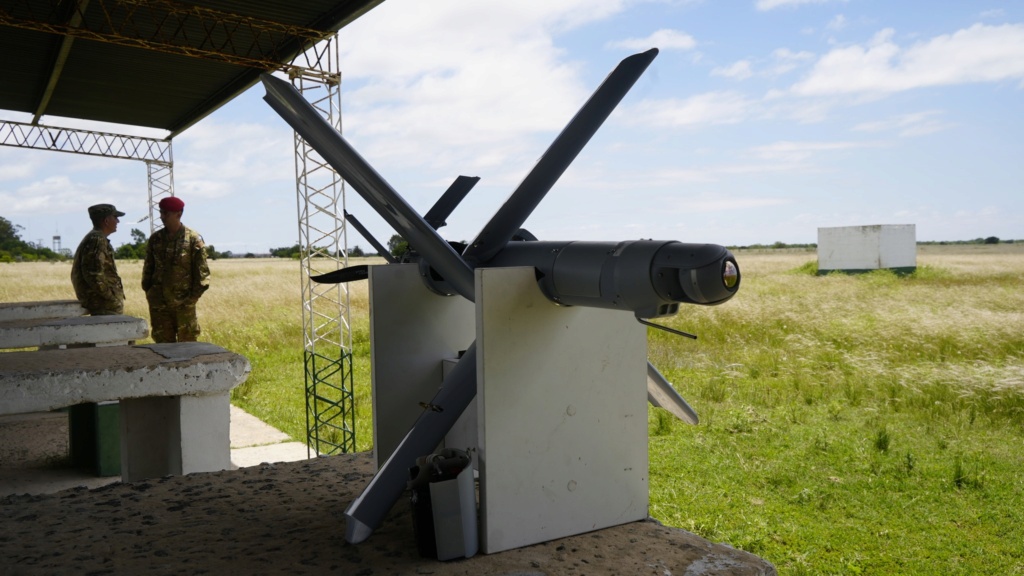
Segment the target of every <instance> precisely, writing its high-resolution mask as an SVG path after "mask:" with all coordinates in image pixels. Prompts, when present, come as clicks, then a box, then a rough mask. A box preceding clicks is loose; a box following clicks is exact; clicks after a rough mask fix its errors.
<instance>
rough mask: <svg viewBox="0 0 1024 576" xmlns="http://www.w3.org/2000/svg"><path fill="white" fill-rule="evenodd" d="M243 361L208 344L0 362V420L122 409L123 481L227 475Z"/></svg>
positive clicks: (71, 352) (1, 358) (58, 353)
mask: <svg viewBox="0 0 1024 576" xmlns="http://www.w3.org/2000/svg"><path fill="white" fill-rule="evenodd" d="M249 370H250V365H249V361H248V360H246V358H245V357H244V356H241V355H239V354H235V353H234V352H229V351H228V350H225V349H224V348H221V347H219V346H216V345H213V344H208V343H205V342H189V343H177V344H149V345H142V346H111V347H100V348H73V349H68V350H41V351H32V352H8V353H3V354H0V414H22V413H27V412H37V411H45V410H54V409H57V408H64V407H69V406H74V405H78V404H83V403H89V402H92V403H103V402H109V401H119V402H120V412H121V414H120V432H121V434H120V436H121V450H120V452H121V478H122V480H124V481H128V482H131V481H136V480H143V479H146V478H153V477H159V476H166V475H168V474H188V473H190V472H210V471H216V470H227V469H230V467H231V454H230V437H229V425H230V393H231V390H232V389H233V388H235V387H236V386H238V385H239V384H241V383H242V382H244V381H245V379H246V378H247V377H248V375H249Z"/></svg>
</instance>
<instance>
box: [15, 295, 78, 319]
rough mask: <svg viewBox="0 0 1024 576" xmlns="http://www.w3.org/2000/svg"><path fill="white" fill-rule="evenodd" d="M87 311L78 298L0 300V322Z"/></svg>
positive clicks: (65, 315)
mask: <svg viewBox="0 0 1024 576" xmlns="http://www.w3.org/2000/svg"><path fill="white" fill-rule="evenodd" d="M87 313H88V311H87V310H86V309H85V308H82V304H81V303H80V302H79V301H78V300H42V301H36V302H0V322H8V321H11V320H31V319H33V318H67V317H70V316H82V315H84V314H87Z"/></svg>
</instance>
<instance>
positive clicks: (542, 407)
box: [370, 265, 648, 553]
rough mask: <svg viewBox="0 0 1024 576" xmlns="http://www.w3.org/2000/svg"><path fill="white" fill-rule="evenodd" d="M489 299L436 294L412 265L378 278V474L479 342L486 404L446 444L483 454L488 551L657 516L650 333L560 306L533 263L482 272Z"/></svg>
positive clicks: (480, 385)
mask: <svg viewBox="0 0 1024 576" xmlns="http://www.w3.org/2000/svg"><path fill="white" fill-rule="evenodd" d="M476 296H477V298H476V300H477V302H476V304H475V305H474V304H473V303H470V302H468V301H466V300H465V299H463V298H459V297H452V298H445V297H441V296H437V295H435V294H433V293H431V292H430V291H429V290H427V289H426V287H424V286H423V283H422V281H421V280H420V278H419V272H418V269H417V267H415V266H412V265H407V266H403V265H391V266H381V267H373V268H371V269H370V310H371V324H370V325H371V342H372V347H373V353H372V356H373V357H372V372H373V401H374V444H375V452H376V456H377V461H378V465H380V464H381V463H383V462H384V460H385V459H386V458H387V457H388V456H389V455H390V454H391V452H392V451H393V450H394V448H395V447H396V446H397V445H398V442H399V441H400V440H401V439H402V437H403V436H404V435H405V434H406V432H408V430H409V427H410V426H411V425H412V423H413V422H414V421H415V419H416V418H417V417H418V416H419V414H420V413H421V412H422V410H423V409H424V408H423V406H421V405H420V403H421V402H429V401H430V400H431V399H432V398H433V396H434V394H435V393H436V391H437V389H438V387H439V385H440V382H441V381H442V376H441V365H442V363H448V364H451V359H453V358H454V357H455V354H456V352H458V351H460V350H464V349H465V348H467V347H468V346H469V344H470V343H471V342H472V341H473V339H474V337H475V338H476V342H477V354H478V357H477V394H476V399H475V400H474V402H473V403H472V404H470V406H469V408H468V409H467V410H466V413H465V414H464V415H463V417H462V418H461V419H460V421H459V422H458V423H456V425H455V427H454V428H453V431H452V432H451V433H449V435H448V437H446V440H445V443H446V445H448V446H450V447H455V448H461V449H465V448H474V447H475V448H476V449H477V453H476V455H475V456H476V457H475V458H474V462H475V464H477V465H478V466H479V469H480V520H481V522H480V538H481V551H483V552H484V553H495V552H500V551H502V550H508V549H512V548H517V547H521V546H527V545H530V544H535V543H538V542H546V541H549V540H553V539H556V538H562V537H566V536H571V535H574V534H580V533H584V532H589V531H592V530H598V529H601V528H606V527H609V526H615V525H618V524H623V523H626V522H633V521H636V520H642V519H644V518H646V517H647V512H648V509H647V508H648V475H647V463H648V462H647V384H646V383H647V332H646V330H645V328H644V327H643V326H642V325H641V324H639V323H638V322H637V321H636V319H635V318H634V317H633V315H632V314H631V313H629V312H621V311H614V310H600V309H594V308H580V307H560V306H556V305H555V304H553V303H552V302H551V301H549V300H548V299H547V298H545V297H544V296H543V295H542V294H541V292H540V290H539V288H538V287H537V283H536V278H535V276H534V270H533V269H532V268H492V269H478V270H477V271H476ZM474 420H475V423H474ZM410 466H411V463H410Z"/></svg>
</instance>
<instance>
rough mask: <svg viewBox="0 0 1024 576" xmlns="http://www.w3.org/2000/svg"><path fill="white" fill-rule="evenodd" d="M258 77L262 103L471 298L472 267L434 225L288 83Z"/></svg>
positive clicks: (446, 277)
mask: <svg viewBox="0 0 1024 576" xmlns="http://www.w3.org/2000/svg"><path fill="white" fill-rule="evenodd" d="M260 79H261V80H262V81H263V86H264V87H265V88H266V90H267V94H266V95H265V96H264V97H263V99H264V100H266V102H267V104H270V107H271V108H273V109H274V110H275V111H276V112H277V113H278V115H280V116H281V118H283V119H284V121H285V122H287V123H288V124H289V125H290V126H291V127H292V129H293V130H295V132H297V133H298V134H299V135H300V136H302V137H303V138H304V139H305V140H306V142H307V143H309V145H310V146H312V147H313V148H314V149H315V150H316V151H317V152H319V153H320V155H321V156H323V158H324V160H326V161H327V163H328V164H330V165H331V166H332V167H333V168H334V169H335V170H337V172H338V174H340V175H341V177H342V178H344V179H345V181H346V182H348V184H349V185H350V186H351V187H352V188H353V189H354V190H355V191H356V192H357V193H359V195H360V196H362V197H363V200H366V203H367V204H369V205H370V206H371V207H372V208H373V209H374V210H376V211H377V213H378V214H380V216H381V218H383V219H384V220H385V221H386V222H387V223H388V224H390V225H391V227H392V228H394V229H395V231H396V232H398V233H399V234H400V235H401V236H402V237H403V238H405V239H406V240H408V241H409V244H410V245H411V246H412V247H413V248H415V249H416V251H417V252H419V253H420V255H422V256H423V257H424V258H426V259H427V261H428V262H430V265H431V266H433V267H434V269H435V270H437V271H438V272H439V273H440V274H441V275H442V276H444V278H445V280H447V281H448V283H449V284H450V285H451V287H452V288H453V289H454V290H455V291H456V292H458V293H459V294H461V295H462V296H464V297H466V298H468V299H469V300H473V270H472V269H471V268H470V267H469V266H468V265H467V264H466V262H465V260H463V259H462V257H461V256H460V255H459V253H458V252H456V251H455V249H454V248H452V247H451V245H449V244H448V242H446V241H445V240H444V239H443V238H441V236H440V235H439V234H438V233H437V230H435V229H434V227H433V226H431V225H430V224H428V223H427V221H426V220H424V219H423V217H422V216H420V215H419V214H418V213H417V212H416V211H415V210H413V208H412V206H409V204H408V203H407V202H406V201H405V199H404V198H402V197H401V196H399V195H398V192H396V191H395V190H394V188H392V187H391V185H390V184H388V183H387V182H386V181H385V180H384V178H382V177H381V175H380V174H378V173H377V171H376V170H374V169H373V167H372V166H370V164H369V163H367V162H366V160H364V159H363V157H362V156H360V155H359V153H358V152H356V151H355V149H354V148H352V146H350V145H349V143H348V142H347V141H345V139H344V138H343V137H342V135H341V134H339V133H338V131H337V130H335V129H334V127H333V126H331V125H330V124H329V123H328V122H327V121H326V120H325V119H324V118H323V117H322V116H321V115H320V113H319V112H317V111H316V109H315V108H313V106H312V105H310V104H309V102H306V99H305V98H303V97H302V95H301V94H299V91H298V90H296V89H295V87H294V86H292V85H291V84H289V83H287V82H285V81H284V80H281V79H279V78H274V77H273V76H271V75H270V74H261V75H260Z"/></svg>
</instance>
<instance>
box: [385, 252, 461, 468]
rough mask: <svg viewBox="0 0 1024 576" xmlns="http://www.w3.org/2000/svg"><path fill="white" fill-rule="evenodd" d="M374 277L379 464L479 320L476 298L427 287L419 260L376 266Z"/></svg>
mask: <svg viewBox="0 0 1024 576" xmlns="http://www.w3.org/2000/svg"><path fill="white" fill-rule="evenodd" d="M369 280H370V288H369V290H370V343H371V346H370V364H371V369H370V374H371V378H372V395H373V452H374V457H375V458H376V460H377V467H378V468H380V466H381V465H382V464H384V461H385V460H387V458H388V456H390V455H391V453H392V452H394V451H395V448H397V447H398V444H399V443H400V442H401V441H402V438H404V437H405V434H406V433H407V432H408V431H409V428H410V427H412V424H413V422H415V421H416V418H418V417H419V415H420V413H421V412H423V410H424V408H423V407H422V406H421V405H420V403H421V402H430V400H431V399H432V398H433V397H434V395H435V394H437V390H438V388H440V387H441V381H442V374H441V369H442V366H441V364H442V360H445V359H454V358H457V357H458V354H459V352H461V351H463V350H465V349H466V348H468V347H469V345H470V344H472V342H473V338H474V337H475V325H474V320H473V313H474V309H473V303H472V302H469V301H468V300H466V299H465V298H462V297H461V296H451V297H446V296H440V295H438V294H435V293H433V292H431V291H430V290H428V289H427V287H426V286H424V284H423V281H422V280H421V279H420V275H419V266H417V265H415V264H390V265H388V266H371V267H370V272H369ZM467 412H468V410H467ZM462 448H465V447H464V446H463V447H462ZM421 456H425V454H421ZM411 465H412V463H410V466H411Z"/></svg>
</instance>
